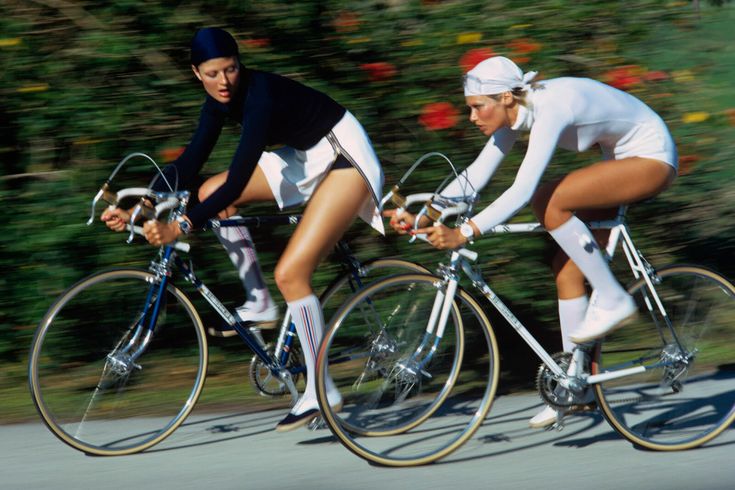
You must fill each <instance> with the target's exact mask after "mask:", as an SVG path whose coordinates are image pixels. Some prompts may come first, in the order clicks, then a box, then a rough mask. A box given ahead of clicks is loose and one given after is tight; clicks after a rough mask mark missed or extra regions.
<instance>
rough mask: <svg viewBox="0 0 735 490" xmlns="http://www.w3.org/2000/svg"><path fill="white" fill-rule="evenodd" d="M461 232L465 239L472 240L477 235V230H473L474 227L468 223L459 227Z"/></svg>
mask: <svg viewBox="0 0 735 490" xmlns="http://www.w3.org/2000/svg"><path fill="white" fill-rule="evenodd" d="M459 232H460V233H461V234H462V236H463V237H465V238H472V237H473V236H474V235H475V230H473V229H472V226H471V225H469V224H467V223H464V224H463V225H462V226H460V227H459Z"/></svg>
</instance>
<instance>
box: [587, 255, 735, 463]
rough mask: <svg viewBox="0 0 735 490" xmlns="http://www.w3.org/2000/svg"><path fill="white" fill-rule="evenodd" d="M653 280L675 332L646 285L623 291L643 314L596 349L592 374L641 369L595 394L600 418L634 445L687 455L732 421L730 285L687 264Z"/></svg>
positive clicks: (734, 289)
mask: <svg viewBox="0 0 735 490" xmlns="http://www.w3.org/2000/svg"><path fill="white" fill-rule="evenodd" d="M655 279H656V281H655V290H656V292H657V294H658V297H659V298H660V300H661V302H662V304H663V306H664V309H665V311H666V313H667V316H668V317H669V319H670V320H671V325H672V328H673V334H672V328H669V327H668V326H667V324H666V322H665V319H664V318H663V316H662V315H661V313H660V312H659V311H658V310H657V309H656V307H655V304H654V303H655V300H653V296H652V295H651V294H650V292H648V288H647V286H646V283H645V279H643V278H642V279H640V280H638V281H636V282H635V283H634V284H633V285H632V286H631V287H630V289H629V291H630V293H631V294H632V295H633V296H634V298H635V299H636V302H637V303H638V304H639V309H640V310H641V314H640V315H639V316H638V319H637V320H636V321H634V322H633V323H632V324H630V325H626V326H625V327H623V328H621V329H619V330H617V331H615V332H613V333H611V334H609V335H608V336H607V337H605V339H603V340H602V341H601V342H599V343H598V345H597V347H596V350H595V353H594V358H593V362H592V373H593V374H599V373H603V372H605V371H606V370H609V369H610V370H612V369H616V368H625V367H631V368H633V367H639V368H640V367H641V366H642V367H645V368H647V370H646V371H645V372H641V373H636V374H633V375H631V376H625V377H621V378H618V379H613V380H610V381H607V382H603V383H598V384H596V385H595V393H596V396H597V401H598V404H599V407H600V409H601V410H602V413H603V415H604V417H605V418H606V419H607V421H608V422H609V423H610V425H612V427H613V428H614V429H615V430H616V431H617V432H618V433H619V434H621V435H622V436H623V437H624V438H626V439H627V440H629V441H630V442H632V443H633V444H634V445H636V446H640V447H644V448H647V449H652V450H657V451H677V450H684V449H690V448H694V447H697V446H700V445H702V444H704V443H706V442H708V441H710V440H711V439H713V438H715V437H716V436H717V435H719V434H720V433H722V432H723V431H724V430H725V429H727V428H728V427H729V426H730V425H731V424H732V423H733V421H735V351H733V350H732V348H731V344H730V342H733V341H734V340H735V322H734V321H733V318H735V286H733V284H731V283H730V282H729V281H728V280H727V279H725V278H724V277H723V276H721V275H719V274H717V273H716V272H713V271H711V270H708V269H705V268H702V267H697V266H687V265H674V266H669V267H665V268H662V269H661V270H659V271H658V272H657V274H656V276H655ZM646 298H648V301H646ZM646 303H648V304H650V305H653V314H651V313H649V308H648V306H647V305H646ZM652 323H653V324H652Z"/></svg>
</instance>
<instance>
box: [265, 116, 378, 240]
mask: <svg viewBox="0 0 735 490" xmlns="http://www.w3.org/2000/svg"><path fill="white" fill-rule="evenodd" d="M340 154H341V155H343V156H344V157H345V158H346V159H347V160H349V161H350V163H351V164H352V165H353V166H354V167H355V168H356V169H357V170H358V171H359V172H360V174H361V175H362V176H363V178H364V179H365V181H366V182H367V184H368V187H369V188H370V190H371V194H372V199H370V200H369V201H367V202H366V203H365V206H364V207H363V209H361V210H360V213H359V215H360V217H361V218H362V219H363V220H365V221H366V222H367V223H369V224H370V225H371V226H372V227H373V228H375V229H376V230H378V231H379V232H380V233H381V234H385V228H384V227H383V219H382V217H381V216H380V210H379V209H378V206H379V204H380V199H381V196H382V189H383V170H382V168H381V167H380V163H379V161H378V157H377V156H376V155H375V151H374V150H373V147H372V144H371V143H370V138H368V135H367V133H365V130H364V129H363V128H362V125H360V123H359V121H358V120H357V119H356V118H355V116H353V115H352V114H351V113H350V112H349V111H348V112H346V113H345V115H344V117H342V119H340V121H339V122H338V123H337V124H335V126H334V127H333V128H332V131H331V132H330V133H329V134H328V135H327V136H325V137H324V138H322V139H321V140H319V141H318V142H317V143H316V144H315V145H314V146H312V147H311V148H309V149H307V150H296V149H294V148H291V147H288V146H284V147H282V148H278V149H277V150H274V151H265V152H263V154H262V156H261V157H260V160H259V161H258V165H259V166H260V168H261V169H262V170H263V173H264V174H265V177H266V180H267V181H268V185H269V186H270V188H271V191H272V192H273V195H274V196H275V198H276V202H277V203H278V206H279V207H280V208H281V209H284V208H288V207H291V206H299V205H302V204H304V203H306V202H307V201H308V200H309V198H311V195H312V194H313V193H314V190H315V189H316V188H317V186H318V185H319V183H320V182H321V181H322V180H323V179H324V177H326V175H327V173H329V169H330V168H331V166H332V164H334V162H335V161H336V160H337V157H338V156H339V155H340Z"/></svg>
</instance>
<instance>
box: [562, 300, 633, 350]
mask: <svg viewBox="0 0 735 490" xmlns="http://www.w3.org/2000/svg"><path fill="white" fill-rule="evenodd" d="M637 314H638V307H637V306H636V304H635V301H634V300H633V297H632V296H630V295H629V294H627V293H625V294H624V295H623V296H621V297H620V299H619V300H618V301H617V303H616V304H615V306H614V307H613V308H612V309H606V308H601V307H600V306H598V305H597V304H596V301H595V300H594V299H593V300H592V301H590V305H589V307H588V308H587V313H586V314H585V316H584V323H583V324H582V328H580V329H579V330H578V331H577V332H575V333H574V334H572V335H571V337H570V340H571V341H572V342H574V343H575V344H585V343H587V342H592V341H594V340H597V339H599V338H602V337H604V336H605V335H607V334H608V333H610V332H612V331H613V330H615V329H616V328H620V327H622V326H623V325H625V324H627V323H629V322H630V321H631V320H633V319H634V318H635V316H636V315H637Z"/></svg>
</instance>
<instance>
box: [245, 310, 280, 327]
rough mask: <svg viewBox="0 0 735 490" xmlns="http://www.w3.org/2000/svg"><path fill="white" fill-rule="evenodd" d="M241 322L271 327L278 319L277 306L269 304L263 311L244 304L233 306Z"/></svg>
mask: <svg viewBox="0 0 735 490" xmlns="http://www.w3.org/2000/svg"><path fill="white" fill-rule="evenodd" d="M235 312H236V313H237V317H238V318H239V319H240V321H241V322H245V323H257V324H258V327H260V328H272V327H273V326H275V323H276V321H277V320H278V306H276V305H271V306H269V307H268V308H266V309H265V310H263V311H252V310H250V309H249V308H247V306H246V305H242V306H238V307H237V308H235Z"/></svg>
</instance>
